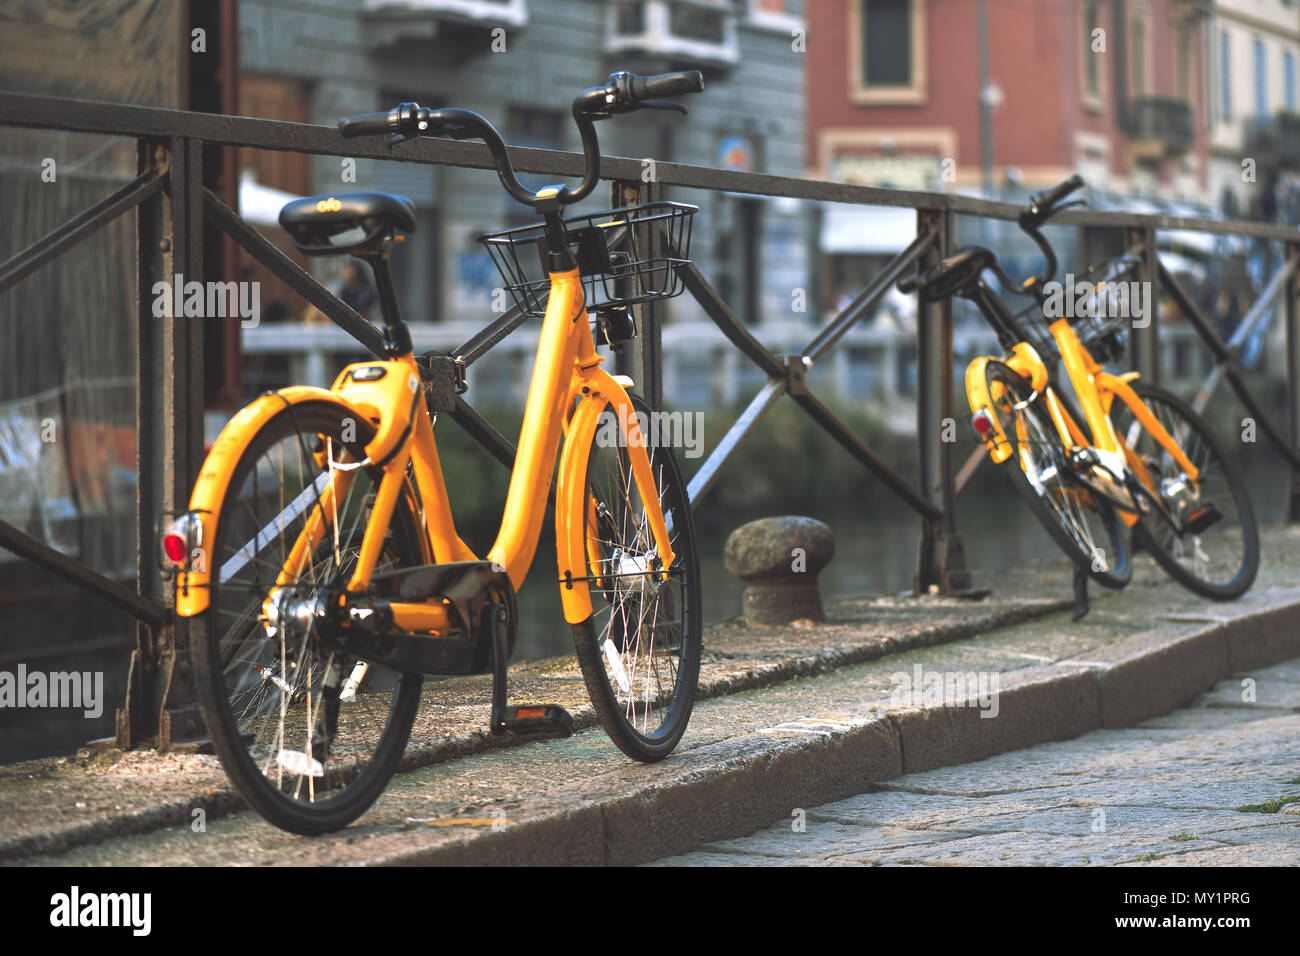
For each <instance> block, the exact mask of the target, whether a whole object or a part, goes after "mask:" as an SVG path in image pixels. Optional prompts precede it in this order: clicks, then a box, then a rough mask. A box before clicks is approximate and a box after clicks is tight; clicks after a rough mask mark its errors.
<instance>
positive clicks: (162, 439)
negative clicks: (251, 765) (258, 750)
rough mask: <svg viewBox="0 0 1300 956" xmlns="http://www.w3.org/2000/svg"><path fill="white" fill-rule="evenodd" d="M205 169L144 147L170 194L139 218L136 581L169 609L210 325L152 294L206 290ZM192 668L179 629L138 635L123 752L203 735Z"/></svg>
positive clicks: (178, 149)
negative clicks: (162, 563) (166, 524)
mask: <svg viewBox="0 0 1300 956" xmlns="http://www.w3.org/2000/svg"><path fill="white" fill-rule="evenodd" d="M202 162H203V159H202V144H201V143H200V142H198V141H196V140H186V139H181V138H171V139H143V140H141V141H140V146H139V166H140V171H141V172H145V171H148V170H151V169H152V170H158V171H165V172H166V173H167V176H168V186H167V189H166V191H165V192H163V193H160V194H158V195H157V196H155V197H154V198H152V199H151V200H150V201H148V202H147V203H144V204H143V205H141V207H140V209H139V211H138V213H137V247H136V267H137V282H138V288H137V297H138V302H137V330H136V335H137V358H138V362H139V367H138V369H137V376H138V383H137V399H136V467H137V474H138V476H139V478H138V482H139V483H138V492H137V497H136V536H137V548H136V575H137V589H138V590H139V592H140V593H141V594H143V595H145V596H147V597H150V598H152V599H153V600H155V601H158V602H160V603H162V604H164V605H166V606H168V607H170V606H172V603H173V596H172V594H171V592H170V588H168V587H166V586H165V584H164V582H163V580H162V577H161V569H160V567H159V565H158V555H157V547H156V541H157V524H158V521H159V519H160V517H161V516H162V515H164V514H169V513H175V512H177V511H180V510H183V509H184V508H185V506H186V504H187V501H188V498H189V489H190V486H191V484H192V482H193V480H194V478H195V477H196V476H197V474H198V469H199V466H200V464H201V463H202V454H203V352H202V350H203V324H202V323H203V321H204V320H203V319H201V318H186V317H185V316H184V315H178V316H171V317H164V318H157V317H155V316H154V301H155V298H156V295H155V291H154V290H155V285H156V284H157V283H166V288H167V289H171V288H172V286H173V284H174V283H175V282H177V281H180V282H192V281H198V282H202V281H203V239H202V229H203V195H202V188H203V178H202ZM159 288H161V287H159ZM170 298H171V299H172V302H174V301H175V297H174V296H173V297H170ZM182 298H183V297H182ZM205 301H206V296H205ZM166 311H168V312H171V311H172V309H171V303H170V302H169V303H168V308H167V310H166ZM182 630H183V629H182ZM188 664H189V661H188V654H187V648H186V647H185V642H184V634H183V633H178V628H177V627H176V626H175V625H174V624H173V623H172V622H171V621H168V622H166V623H164V625H163V626H162V627H160V628H158V629H157V630H152V629H150V628H148V627H146V626H145V625H143V624H141V625H138V626H137V646H136V650H135V651H134V652H133V653H132V655H131V672H130V677H129V678H128V684H127V700H126V704H125V706H124V707H123V708H122V709H121V710H119V711H118V717H117V743H118V745H119V746H122V747H133V746H138V745H139V744H140V743H142V742H144V741H145V740H147V739H149V738H153V740H154V743H155V745H156V746H157V747H158V748H159V749H162V750H165V749H167V748H168V747H170V746H171V742H172V740H173V739H182V738H188V737H193V736H195V735H196V734H197V733H199V731H200V726H201V725H200V723H199V720H198V715H197V711H196V709H195V707H194V697H193V693H192V685H191V682H190V680H189V677H188Z"/></svg>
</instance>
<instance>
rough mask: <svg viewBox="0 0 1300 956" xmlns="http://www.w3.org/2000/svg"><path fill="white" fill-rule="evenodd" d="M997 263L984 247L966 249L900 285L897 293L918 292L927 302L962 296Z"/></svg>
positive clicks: (941, 260) (995, 258) (968, 247)
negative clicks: (982, 274) (951, 296)
mask: <svg viewBox="0 0 1300 956" xmlns="http://www.w3.org/2000/svg"><path fill="white" fill-rule="evenodd" d="M996 261H997V257H996V256H994V255H993V253H992V252H991V251H990V250H988V249H985V248H984V247H983V246H963V247H962V248H960V249H958V250H957V251H956V252H954V253H953V254H952V255H950V256H946V257H945V258H943V259H940V260H939V261H938V262H936V263H935V264H934V265H932V266H930V267H929V268H928V269H926V270H925V271H924V272H922V273H921V275H920V276H919V277H914V276H909V277H908V278H906V279H904V280H903V281H901V282H899V283H898V290H899V291H900V292H913V291H915V290H918V289H919V290H920V293H921V298H922V299H924V300H926V301H927V302H936V301H938V300H940V299H946V298H947V297H948V296H950V295H960V294H962V292H964V291H965V290H966V289H967V288H968V287H969V286H971V285H972V284H973V283H974V282H975V280H976V279H978V278H979V275H980V273H981V272H983V271H984V270H985V269H987V268H989V266H991V265H993V263H994V262H996Z"/></svg>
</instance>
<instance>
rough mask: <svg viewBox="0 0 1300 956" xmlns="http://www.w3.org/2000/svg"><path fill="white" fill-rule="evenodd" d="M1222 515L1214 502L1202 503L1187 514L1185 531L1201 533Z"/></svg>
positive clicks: (1184, 525)
mask: <svg viewBox="0 0 1300 956" xmlns="http://www.w3.org/2000/svg"><path fill="white" fill-rule="evenodd" d="M1222 517H1223V515H1222V514H1221V513H1220V511H1219V509H1218V508H1216V507H1214V505H1213V504H1205V505H1201V507H1199V508H1197V509H1196V510H1195V511H1193V512H1192V513H1191V514H1189V515H1188V516H1187V521H1186V522H1185V523H1184V524H1183V533H1184V534H1200V533H1201V532H1202V531H1204V530H1205V529H1206V528H1208V527H1210V525H1212V524H1214V523H1215V522H1216V521H1218V520H1219V519H1221V518H1222Z"/></svg>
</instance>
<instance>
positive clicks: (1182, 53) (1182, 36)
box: [1175, 23, 1192, 100]
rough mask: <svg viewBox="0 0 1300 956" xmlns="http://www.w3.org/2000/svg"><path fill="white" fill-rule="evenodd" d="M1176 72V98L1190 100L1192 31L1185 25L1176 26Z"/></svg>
mask: <svg viewBox="0 0 1300 956" xmlns="http://www.w3.org/2000/svg"><path fill="white" fill-rule="evenodd" d="M1176 70H1177V75H1176V77H1175V80H1176V82H1177V84H1178V98H1179V99H1181V100H1190V99H1191V98H1192V31H1191V28H1190V27H1188V26H1187V24H1185V23H1182V24H1179V26H1178V59H1177V66H1176Z"/></svg>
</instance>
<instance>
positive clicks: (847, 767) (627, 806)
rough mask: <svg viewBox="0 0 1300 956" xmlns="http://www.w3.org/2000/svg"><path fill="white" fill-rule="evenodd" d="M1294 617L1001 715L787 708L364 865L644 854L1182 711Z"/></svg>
mask: <svg viewBox="0 0 1300 956" xmlns="http://www.w3.org/2000/svg"><path fill="white" fill-rule="evenodd" d="M1298 616H1300V608H1297V607H1296V606H1288V607H1282V608H1270V609H1267V610H1263V611H1258V612H1248V613H1246V614H1243V615H1241V616H1238V617H1232V616H1231V615H1228V614H1223V615H1217V614H1215V615H1206V616H1205V617H1204V618H1203V619H1202V621H1201V622H1200V623H1199V625H1198V624H1194V623H1191V622H1188V623H1176V624H1172V625H1164V626H1159V627H1156V628H1154V629H1152V630H1150V631H1146V632H1143V633H1141V634H1137V635H1134V636H1133V637H1131V638H1128V639H1126V640H1125V641H1123V642H1121V643H1120V644H1119V645H1117V646H1113V647H1109V648H1106V649H1104V652H1099V653H1098V654H1096V655H1090V656H1089V659H1087V660H1067V661H1062V662H1059V663H1055V664H1048V665H1043V666H1038V667H1032V668H1026V669H1025V670H1023V671H1016V672H1013V673H1011V674H1004V675H1002V676H1003V678H1005V679H1006V680H1005V681H1004V682H1003V684H1002V686H1001V687H1000V697H999V713H998V716H997V718H995V719H987V718H983V717H981V716H980V711H979V709H978V708H976V707H974V706H970V704H971V702H968V701H954V702H952V703H950V704H946V705H945V706H943V707H931V708H909V709H902V710H898V711H892V712H890V713H889V714H888V715H886V716H871V717H865V716H862V715H850V714H836V715H818V716H817V717H815V718H808V719H805V720H801V721H792V722H789V723H787V724H782V725H780V726H778V727H774V728H768V729H766V730H761V731H758V732H756V733H750V734H745V735H742V736H739V737H736V738H732V739H728V740H723V741H718V742H716V743H713V744H709V745H706V746H703V747H699V748H696V749H694V750H690V751H687V752H685V753H682V754H680V755H678V756H677V757H675V758H674V759H673V760H671V761H668V762H665V763H662V764H657V765H655V766H653V767H650V768H645V767H640V768H632V769H633V770H634V771H635V773H634V774H632V775H629V774H627V773H624V772H622V771H615V772H613V773H608V774H604V775H602V776H600V777H596V778H593V779H591V780H590V781H588V782H587V783H586V784H584V785H582V786H579V787H577V788H574V787H567V788H565V789H563V790H556V791H552V792H550V793H547V794H544V795H542V796H541V797H538V798H535V799H532V800H527V801H522V802H520V803H518V804H515V805H511V806H508V807H507V808H506V813H507V818H506V819H507V821H508V822H507V823H506V824H505V825H504V827H503V828H502V829H500V830H496V831H493V830H491V829H487V828H483V829H474V830H472V831H470V832H466V831H465V830H463V829H461V830H459V831H456V830H446V829H443V830H441V831H439V832H436V833H433V832H418V831H417V832H416V833H412V832H411V831H410V830H408V831H405V832H404V833H402V834H399V835H395V836H392V837H385V838H382V839H380V840H376V841H371V842H370V843H369V844H368V845H367V846H366V848H365V849H366V857H367V858H366V859H364V860H358V861H357V862H359V863H366V864H370V865H415V866H428V865H439V866H442V865H446V866H467V865H479V866H484V865H572V866H596V865H633V864H637V863H643V862H648V861H650V860H653V859H658V858H661V857H665V856H671V855H675V854H678V853H683V852H686V851H688V850H691V849H694V848H696V847H698V846H700V845H703V844H706V843H710V842H713V841H716V840H723V839H729V838H732V837H738V836H744V835H747V834H749V833H753V832H754V831H756V830H758V829H760V828H762V827H766V826H770V825H771V824H773V823H774V822H776V821H780V820H783V819H787V820H788V819H791V815H792V813H793V812H794V810H796V809H797V808H800V807H811V806H817V805H819V804H822V803H828V802H831V801H834V800H841V799H844V798H846V797H849V796H853V795H854V794H858V793H862V792H864V791H866V790H868V789H870V787H871V784H873V783H876V782H879V781H883V780H889V779H892V778H895V777H898V776H901V775H902V774H904V773H912V772H915V771H919V770H928V769H934V768H936V767H943V766H951V765H954V764H961V763H967V762H970V761H973V760H979V759H981V758H983V757H988V756H991V755H993V754H997V753H1003V752H1006V751H1010V750H1018V749H1021V748H1024V747H1028V746H1032V745H1034V744H1038V743H1045V742H1048V741H1053V740H1065V739H1069V738H1071V737H1077V736H1079V735H1080V734H1083V733H1086V732H1088V731H1090V730H1097V729H1101V728H1114V727H1124V726H1130V725H1132V724H1134V723H1138V722H1141V721H1143V720H1146V719H1148V718H1150V717H1154V716H1158V715H1160V714H1163V713H1167V712H1169V711H1171V710H1175V709H1177V708H1178V707H1181V706H1183V705H1185V704H1187V703H1189V702H1190V701H1191V700H1193V699H1194V698H1195V697H1196V695H1197V694H1199V693H1201V692H1203V691H1206V690H1208V689H1209V688H1210V687H1212V686H1213V685H1214V683H1215V682H1217V681H1218V680H1221V679H1223V678H1224V677H1228V676H1231V675H1232V674H1234V673H1240V672H1241V671H1242V670H1243V669H1248V668H1253V667H1261V666H1266V665H1268V664H1272V663H1277V662H1279V661H1283V660H1288V659H1291V658H1294V657H1300V626H1297V623H1296V619H1297V617H1298ZM1094 657H1095V658H1096V659H1092V658H1094ZM1243 664H1244V665H1247V666H1243ZM633 776H634V778H635V779H633ZM413 843H414V844H415V845H412V844H413Z"/></svg>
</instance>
